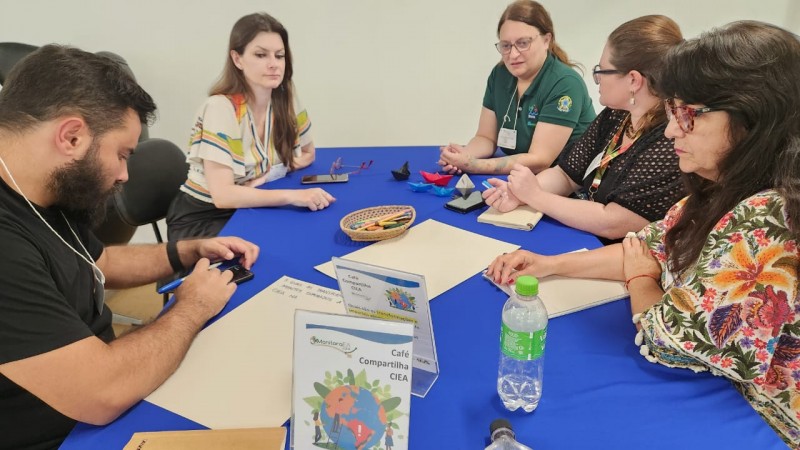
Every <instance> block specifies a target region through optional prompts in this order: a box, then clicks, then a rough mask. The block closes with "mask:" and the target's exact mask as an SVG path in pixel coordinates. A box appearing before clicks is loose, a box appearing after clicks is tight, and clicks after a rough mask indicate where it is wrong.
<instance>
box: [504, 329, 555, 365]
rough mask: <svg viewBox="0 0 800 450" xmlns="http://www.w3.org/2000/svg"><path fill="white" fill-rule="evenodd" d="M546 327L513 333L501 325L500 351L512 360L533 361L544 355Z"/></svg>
mask: <svg viewBox="0 0 800 450" xmlns="http://www.w3.org/2000/svg"><path fill="white" fill-rule="evenodd" d="M546 337H547V327H545V328H543V329H541V330H538V331H533V332H525V331H514V330H512V329H511V328H509V327H508V325H506V324H505V323H503V328H502V330H501V333H500V350H501V351H502V352H503V353H504V354H505V355H506V356H509V357H511V358H514V359H518V360H522V361H533V360H534V359H539V358H541V357H542V354H544V341H545V338H546Z"/></svg>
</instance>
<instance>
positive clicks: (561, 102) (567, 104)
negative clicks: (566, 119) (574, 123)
mask: <svg viewBox="0 0 800 450" xmlns="http://www.w3.org/2000/svg"><path fill="white" fill-rule="evenodd" d="M570 109H572V99H571V98H570V96H569V95H565V96H563V97H561V98H560V99H558V110H559V111H561V112H565V113H567V112H569V110H570Z"/></svg>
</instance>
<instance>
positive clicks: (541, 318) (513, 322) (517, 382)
mask: <svg viewBox="0 0 800 450" xmlns="http://www.w3.org/2000/svg"><path fill="white" fill-rule="evenodd" d="M546 336H547V309H545V307H544V303H542V299H540V298H539V280H537V279H536V278H534V277H532V276H527V275H523V276H521V277H519V278H517V282H516V284H515V289H514V295H512V296H511V297H509V299H508V301H506V304H505V305H504V306H503V325H502V328H501V331H500V366H499V369H498V371H497V372H498V373H497V393H498V394H499V395H500V399H501V400H503V405H505V407H506V409H508V410H510V411H514V410H516V409H517V408H522V409H523V410H524V411H525V412H531V411H533V410H534V409H536V407H537V406H538V405H539V399H540V398H541V397H542V375H543V364H544V343H545V338H546Z"/></svg>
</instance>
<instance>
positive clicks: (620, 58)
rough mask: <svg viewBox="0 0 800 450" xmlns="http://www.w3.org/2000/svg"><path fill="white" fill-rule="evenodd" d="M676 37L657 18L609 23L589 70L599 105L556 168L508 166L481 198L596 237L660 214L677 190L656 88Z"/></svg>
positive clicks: (607, 238)
mask: <svg viewBox="0 0 800 450" xmlns="http://www.w3.org/2000/svg"><path fill="white" fill-rule="evenodd" d="M682 40H683V36H682V35H681V30H680V28H679V27H678V24H676V23H675V22H674V21H673V20H672V19H670V18H668V17H665V16H660V15H651V16H644V17H639V18H637V19H633V20H630V21H628V22H626V23H624V24H622V25H620V26H619V27H617V29H615V30H614V31H613V32H612V33H611V35H609V37H608V41H607V42H606V45H605V48H604V49H603V54H602V56H601V57H600V64H598V65H597V66H595V67H594V70H593V76H594V81H595V83H597V85H598V87H599V89H600V103H601V104H602V105H605V106H606V108H605V109H604V110H603V111H602V112H600V114H599V115H598V116H597V118H596V119H595V120H594V122H592V124H591V125H590V126H589V129H588V130H587V131H586V133H584V134H583V136H581V138H580V139H579V140H578V141H576V142H575V143H574V144H572V145H570V146H568V147H567V148H566V149H564V152H563V154H562V156H561V158H560V159H559V161H558V165H557V166H555V167H552V168H549V169H546V170H544V171H542V172H540V173H538V174H537V175H534V174H533V172H531V170H530V169H528V168H527V167H523V166H515V167H514V168H513V169H512V170H511V173H510V175H509V176H508V182H505V181H502V180H498V179H490V180H489V183H491V184H492V185H493V186H495V187H496V189H488V190H486V191H484V197H485V198H486V203H487V204H489V205H491V206H492V207H493V208H495V209H497V210H499V211H501V212H507V211H511V210H513V209H515V208H517V207H518V206H519V205H521V204H527V205H530V206H531V207H533V208H534V209H536V210H538V211H541V212H542V213H544V214H546V215H548V216H550V217H552V218H554V219H556V220H558V221H560V222H561V223H563V224H565V225H568V226H570V227H573V228H577V229H579V230H584V231H588V232H590V233H593V234H595V235H597V236H598V237H600V238H601V239H602V240H604V242H613V241H615V240H617V241H618V240H619V239H622V237H624V236H625V233H627V232H628V231H636V230H640V229H642V227H643V226H645V225H646V224H647V223H649V222H652V221H654V220H658V219H660V218H662V217H664V214H665V213H666V212H667V210H668V209H669V208H670V207H671V206H672V205H674V204H675V202H677V201H678V200H680V199H681V198H682V197H683V196H684V195H685V190H684V189H683V185H682V184H681V180H680V171H679V170H678V157H677V155H676V154H675V152H674V151H673V140H672V139H670V138H668V137H666V136H664V129H665V128H666V126H667V120H666V115H665V113H664V108H663V106H662V104H661V100H660V98H659V97H658V95H657V94H656V90H657V88H658V83H659V80H658V73H659V70H660V68H661V66H662V64H663V61H664V56H665V55H666V53H667V52H668V51H669V50H670V49H672V48H673V47H674V46H675V45H677V44H679V43H680V42H681V41H682ZM573 192H577V194H578V195H576V196H573V197H569V196H570V195H571V194H572V193H573Z"/></svg>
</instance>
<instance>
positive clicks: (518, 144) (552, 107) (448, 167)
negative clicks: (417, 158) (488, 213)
mask: <svg viewBox="0 0 800 450" xmlns="http://www.w3.org/2000/svg"><path fill="white" fill-rule="evenodd" d="M497 36H498V38H499V39H500V42H498V43H497V44H496V46H497V50H498V51H499V52H500V54H501V55H502V64H497V66H495V68H494V70H492V73H491V74H490V75H489V80H488V82H487V85H486V93H485V94H484V97H483V109H482V110H481V117H480V122H479V124H478V132H477V133H476V135H475V137H473V138H472V139H471V140H470V141H469V143H467V145H458V144H452V143H451V144H448V145H446V146H444V147H442V148H441V152H440V155H439V164H440V165H441V166H442V168H443V170H444V171H445V172H449V173H460V172H469V173H484V174H505V173H509V171H510V170H511V166H513V165H514V163H519V164H522V165H524V166H526V167H529V168H530V169H531V170H533V171H534V172H536V173H538V172H540V171H542V170H544V169H546V168H548V167H550V166H551V165H553V161H555V160H556V158H557V157H558V155H559V154H560V153H561V150H562V149H563V148H564V146H565V145H566V144H567V143H569V142H572V141H574V140H576V139H578V138H579V137H580V136H581V135H582V134H583V132H584V131H585V130H586V128H587V127H588V126H589V124H590V123H591V122H592V120H593V119H594V117H595V112H594V108H593V107H592V100H591V98H589V93H588V92H587V90H586V84H585V83H584V82H583V78H581V76H580V75H579V74H578V73H577V72H576V71H575V70H574V69H573V67H572V64H571V63H570V62H569V60H568V59H567V54H566V53H565V52H564V50H562V49H561V47H559V46H558V44H556V40H555V33H554V31H553V21H552V20H551V19H550V14H548V13H547V11H546V10H545V9H544V7H543V6H542V5H540V4H539V3H537V2H535V1H532V0H518V1H516V2H514V3H512V4H510V5H508V7H507V8H506V10H505V12H503V15H502V16H501V17H500V22H499V23H498V25H497ZM498 147H499V148H500V150H501V151H502V152H503V153H504V155H502V156H499V157H494V154H495V151H496V149H497V148H498Z"/></svg>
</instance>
